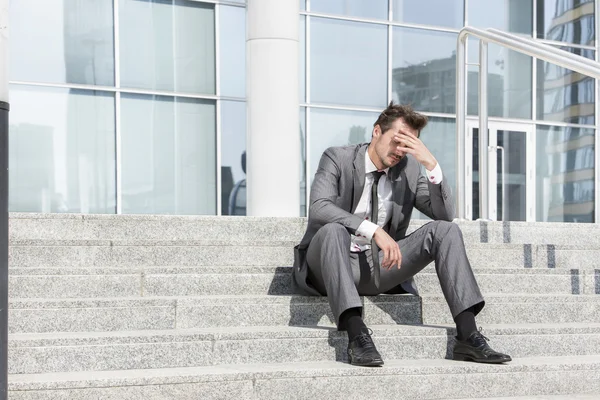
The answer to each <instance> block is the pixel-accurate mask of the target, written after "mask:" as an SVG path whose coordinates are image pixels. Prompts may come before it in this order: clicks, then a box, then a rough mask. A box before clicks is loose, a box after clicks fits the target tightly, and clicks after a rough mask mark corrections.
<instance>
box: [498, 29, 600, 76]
mask: <svg viewBox="0 0 600 400" xmlns="http://www.w3.org/2000/svg"><path fill="white" fill-rule="evenodd" d="M487 31H488V32H491V33H495V34H496V35H500V36H504V37H506V38H508V39H514V40H519V41H521V42H523V43H528V44H530V45H533V46H536V47H539V48H542V49H545V50H548V51H550V52H552V53H555V54H558V55H560V56H564V55H565V53H567V54H566V55H567V56H568V57H577V58H576V59H577V60H578V61H580V62H582V63H584V64H587V65H590V66H592V67H600V65H599V63H598V62H596V61H594V60H592V59H590V58H586V57H583V56H579V55H576V54H573V53H571V52H568V51H566V50H561V49H559V48H558V47H556V46H551V45H549V44H547V43H543V42H540V41H537V40H535V39H533V38H530V37H525V36H520V35H515V34H513V33H508V32H504V31H501V30H500V29H495V28H489V29H487Z"/></svg>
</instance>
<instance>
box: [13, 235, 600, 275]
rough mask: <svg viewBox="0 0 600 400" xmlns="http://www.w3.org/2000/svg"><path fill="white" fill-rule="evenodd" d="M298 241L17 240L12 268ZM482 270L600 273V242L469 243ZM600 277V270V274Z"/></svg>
mask: <svg viewBox="0 0 600 400" xmlns="http://www.w3.org/2000/svg"><path fill="white" fill-rule="evenodd" d="M295 244H297V242H294V241H284V240H278V241H269V240H258V239H255V240H249V241H242V240H239V241H217V240H45V239H44V240H41V239H30V240H13V241H12V242H11V246H10V248H9V265H10V266H11V267H14V268H20V267H27V268H31V267H61V268H63V267H69V268H71V267H81V266H87V267H90V266H92V267H119V266H127V267H132V266H221V265H222V266H234V265H240V266H291V265H292V264H293V261H294V260H293V247H294V245H295ZM465 246H466V250H467V254H468V256H469V260H470V261H471V264H472V265H473V266H474V267H479V268H483V267H486V268H542V269H554V268H567V269H586V270H593V271H596V270H598V271H600V263H599V262H598V260H600V241H597V243H596V245H595V246H594V247H591V246H583V245H579V244H577V245H531V244H502V243H500V244H498V243H496V244H494V243H466V245H465ZM599 273H600V272H599Z"/></svg>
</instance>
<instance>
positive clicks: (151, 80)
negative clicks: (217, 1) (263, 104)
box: [119, 0, 215, 94]
mask: <svg viewBox="0 0 600 400" xmlns="http://www.w3.org/2000/svg"><path fill="white" fill-rule="evenodd" d="M119 13H120V35H121V38H120V39H121V42H120V49H121V51H120V54H121V85H122V86H123V87H132V88H142V89H155V90H170V91H173V90H174V91H177V92H191V93H205V94H214V93H215V22H214V20H215V18H214V5H212V4H208V3H200V2H197V1H189V0H152V1H150V0H122V1H121V2H120V9H119Z"/></svg>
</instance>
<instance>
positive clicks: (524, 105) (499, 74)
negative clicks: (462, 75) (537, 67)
mask: <svg viewBox="0 0 600 400" xmlns="http://www.w3.org/2000/svg"><path fill="white" fill-rule="evenodd" d="M531 60H532V59H531V57H529V56H526V55H523V54H520V53H517V52H516V51H512V50H508V49H506V48H504V47H501V46H497V45H494V44H489V45H488V82H487V84H488V114H489V116H490V117H504V118H524V119H530V118H531V109H532V105H531V90H532V89H531V87H532V70H531V64H532V61H531ZM469 62H479V42H478V41H475V40H473V41H469ZM478 87H479V71H478V69H477V67H475V68H473V67H470V68H469V70H468V75H467V111H468V113H469V115H477V114H478V105H479V94H478Z"/></svg>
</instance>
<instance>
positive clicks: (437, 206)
mask: <svg viewBox="0 0 600 400" xmlns="http://www.w3.org/2000/svg"><path fill="white" fill-rule="evenodd" d="M415 208H416V209H417V210H419V211H421V212H422V213H423V214H425V215H427V216H428V217H429V218H431V219H433V220H443V221H452V220H453V219H454V217H455V215H456V210H455V205H454V199H453V197H452V189H450V186H449V185H448V179H446V177H443V178H442V182H440V183H439V184H434V183H431V182H428V180H427V178H426V177H425V176H423V175H419V181H418V183H417V193H416V199H415Z"/></svg>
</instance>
